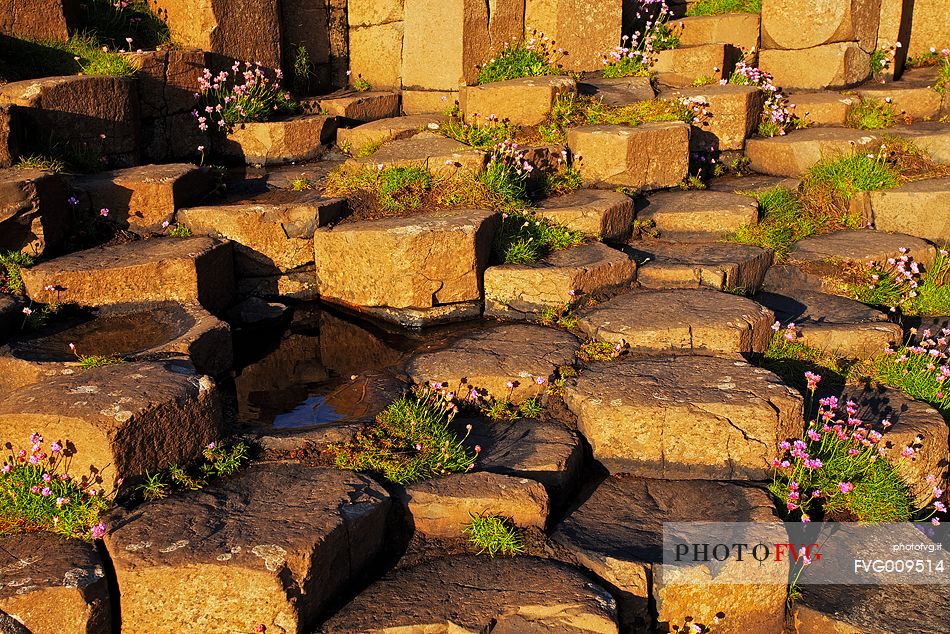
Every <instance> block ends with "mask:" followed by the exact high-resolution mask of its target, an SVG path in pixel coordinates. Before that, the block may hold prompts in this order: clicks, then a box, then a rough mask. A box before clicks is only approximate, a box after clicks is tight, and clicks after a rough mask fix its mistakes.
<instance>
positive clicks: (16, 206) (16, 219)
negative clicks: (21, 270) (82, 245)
mask: <svg viewBox="0 0 950 634" xmlns="http://www.w3.org/2000/svg"><path fill="white" fill-rule="evenodd" d="M71 216H72V214H71V213H70V210H69V208H68V206H67V204H66V183H65V182H64V181H63V178H62V177H61V176H59V175H58V174H53V173H50V172H46V171H42V170H37V169H29V168H27V169H24V168H19V167H18V168H13V169H0V249H2V250H5V251H22V252H23V253H27V254H29V255H42V254H43V253H44V252H45V251H46V250H47V249H49V250H50V251H56V250H57V249H58V248H60V247H61V246H62V244H63V241H64V240H65V239H66V235H67V233H68V232H69V230H70V225H71V223H72V217H71Z"/></svg>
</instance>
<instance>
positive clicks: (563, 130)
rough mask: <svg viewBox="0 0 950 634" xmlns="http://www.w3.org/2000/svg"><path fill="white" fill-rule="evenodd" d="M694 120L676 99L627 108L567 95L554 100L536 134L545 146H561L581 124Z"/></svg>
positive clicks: (659, 100)
mask: <svg viewBox="0 0 950 634" xmlns="http://www.w3.org/2000/svg"><path fill="white" fill-rule="evenodd" d="M693 119H694V113H693V111H692V110H691V109H690V108H689V106H688V105H687V104H685V103H683V102H681V101H679V100H675V99H647V100H645V101H637V102H635V103H632V104H629V105H626V106H607V105H605V104H604V103H602V102H601V101H599V100H597V99H594V98H592V97H585V96H581V95H575V94H573V93H566V94H562V95H559V96H558V98H557V99H556V100H555V102H554V105H553V107H552V108H551V114H550V115H549V116H548V119H547V121H545V122H544V123H542V124H541V125H540V126H539V128H538V132H539V134H540V135H541V138H542V139H543V140H544V141H545V142H547V143H563V142H564V141H565V140H566V138H567V129H568V128H571V127H576V126H581V125H600V124H612V125H630V126H636V125H640V124H641V123H649V122H651V121H685V122H686V123H692V122H693Z"/></svg>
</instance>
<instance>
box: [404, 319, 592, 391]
mask: <svg viewBox="0 0 950 634" xmlns="http://www.w3.org/2000/svg"><path fill="white" fill-rule="evenodd" d="M579 347H580V342H579V341H578V340H577V337H575V336H574V335H572V334H570V333H566V332H564V331H561V330H555V329H553V328H545V327H543V326H534V325H528V324H507V325H502V326H496V327H493V328H488V329H485V330H482V331H480V332H477V333H475V334H472V335H468V336H465V337H462V338H461V339H458V340H457V341H455V342H454V343H453V344H451V345H450V346H449V347H447V348H445V349H443V350H438V351H435V352H423V353H420V354H417V355H416V356H414V357H413V358H412V359H411V360H410V361H409V364H408V366H407V368H406V371H407V372H408V373H409V376H410V377H412V379H413V380H414V381H416V382H417V383H431V382H435V383H448V385H449V388H450V389H453V390H456V391H457V392H458V393H459V394H462V395H466V394H467V393H468V391H469V390H470V389H471V388H476V389H478V390H479V392H482V390H487V391H488V393H489V394H490V395H491V396H492V397H494V398H496V399H505V398H508V399H510V400H511V401H512V402H515V403H518V402H521V401H523V400H524V399H526V398H531V397H533V396H537V395H539V394H543V392H544V390H545V388H544V384H540V385H539V384H538V383H537V382H536V381H537V380H538V379H539V378H540V379H542V380H543V381H545V382H546V381H547V380H548V379H549V378H550V377H551V376H552V375H553V374H554V372H555V371H556V370H557V369H558V367H560V366H562V365H570V364H571V363H573V361H574V353H575V352H576V351H577V349H578V348H579ZM509 382H510V383H511V384H512V387H508V386H507V384H508V383H509ZM466 388H468V389H466Z"/></svg>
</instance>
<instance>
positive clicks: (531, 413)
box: [480, 395, 544, 421]
mask: <svg viewBox="0 0 950 634" xmlns="http://www.w3.org/2000/svg"><path fill="white" fill-rule="evenodd" d="M480 411H481V412H482V414H484V415H485V416H487V417H488V418H490V419H491V420H495V421H498V420H505V421H515V420H519V419H522V418H537V417H539V416H540V415H541V413H542V412H543V411H544V405H543V404H542V402H541V396H540V395H538V396H532V397H530V398H526V399H525V400H524V401H522V402H521V403H512V402H511V400H509V398H505V399H493V398H490V397H485V398H484V400H483V401H482V404H481V408H480Z"/></svg>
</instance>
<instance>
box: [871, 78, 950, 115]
mask: <svg viewBox="0 0 950 634" xmlns="http://www.w3.org/2000/svg"><path fill="white" fill-rule="evenodd" d="M935 81H936V77H928V78H926V79H925V78H924V77H920V78H919V79H918V78H917V75H916V73H914V72H913V69H912V70H911V71H910V72H906V73H904V76H903V77H902V78H901V79H900V80H898V81H894V82H888V83H881V82H873V81H872V82H868V83H867V84H865V85H863V86H860V87H858V88H856V89H855V91H854V92H855V94H857V95H858V97H860V98H861V99H873V100H876V101H879V102H885V103H888V104H890V105H891V107H892V108H893V110H894V112H895V113H897V114H898V115H901V116H904V117H910V118H912V119H931V118H933V119H936V118H938V117H939V116H940V111H941V106H942V104H943V97H942V96H941V95H940V93H938V92H937V91H936V90H934V89H933V88H932V86H933V84H934V82H935Z"/></svg>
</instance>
